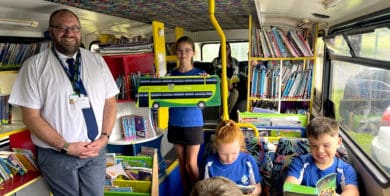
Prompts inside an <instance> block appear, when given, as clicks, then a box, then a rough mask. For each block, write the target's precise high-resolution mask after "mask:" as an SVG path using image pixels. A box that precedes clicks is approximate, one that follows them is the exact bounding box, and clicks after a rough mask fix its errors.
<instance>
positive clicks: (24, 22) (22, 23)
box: [0, 18, 39, 28]
mask: <svg viewBox="0 0 390 196" xmlns="http://www.w3.org/2000/svg"><path fill="white" fill-rule="evenodd" d="M38 24H39V22H38V21H34V20H14V19H7V18H0V25H15V26H23V27H34V28H35V27H38Z"/></svg>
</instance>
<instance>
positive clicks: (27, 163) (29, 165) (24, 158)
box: [14, 153, 39, 172]
mask: <svg viewBox="0 0 390 196" xmlns="http://www.w3.org/2000/svg"><path fill="white" fill-rule="evenodd" d="M14 155H15V157H16V158H17V159H18V160H19V161H20V162H21V163H22V164H23V166H24V167H25V168H26V169H27V171H33V172H37V171H39V169H38V167H37V165H36V164H35V163H34V161H32V160H31V159H29V158H28V155H26V154H24V153H15V154H14Z"/></svg>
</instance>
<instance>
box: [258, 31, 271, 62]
mask: <svg viewBox="0 0 390 196" xmlns="http://www.w3.org/2000/svg"><path fill="white" fill-rule="evenodd" d="M257 32H258V35H259V36H260V42H261V48H262V49H263V55H264V57H270V56H271V53H270V51H269V49H268V45H267V41H266V40H265V36H264V32H263V31H262V30H261V29H258V31H257Z"/></svg>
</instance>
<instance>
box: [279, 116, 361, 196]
mask: <svg viewBox="0 0 390 196" xmlns="http://www.w3.org/2000/svg"><path fill="white" fill-rule="evenodd" d="M307 138H308V140H309V143H310V154H305V155H301V156H299V157H297V158H295V159H294V160H293V161H292V163H291V164H290V166H289V169H288V173H287V178H286V180H285V182H290V183H295V184H301V185H306V186H312V187H315V185H316V182H317V180H319V179H320V178H322V177H324V176H326V175H328V174H330V173H337V179H336V185H337V189H336V192H337V193H338V194H341V195H359V190H358V182H357V175H356V172H355V170H354V169H353V167H352V166H351V165H350V164H348V163H346V162H344V161H342V160H341V159H339V158H337V157H335V155H336V151H337V148H338V147H339V146H340V145H341V142H342V141H341V138H340V137H339V126H338V124H337V122H336V121H335V120H333V119H331V118H328V117H316V118H314V119H313V120H312V121H311V122H310V123H309V124H308V126H307Z"/></svg>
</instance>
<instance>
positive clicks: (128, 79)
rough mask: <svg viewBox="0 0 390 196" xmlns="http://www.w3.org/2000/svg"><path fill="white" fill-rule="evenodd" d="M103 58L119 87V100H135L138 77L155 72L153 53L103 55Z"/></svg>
mask: <svg viewBox="0 0 390 196" xmlns="http://www.w3.org/2000/svg"><path fill="white" fill-rule="evenodd" d="M103 58H104V60H105V61H106V63H107V65H108V67H109V69H110V71H111V74H112V76H113V77H114V79H115V81H116V82H117V85H118V87H119V90H120V93H119V95H118V101H119V102H123V101H134V100H135V97H136V91H137V79H138V78H139V77H140V76H141V75H152V74H154V67H153V63H154V54H153V53H138V54H116V55H115V54H114V55H103Z"/></svg>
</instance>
